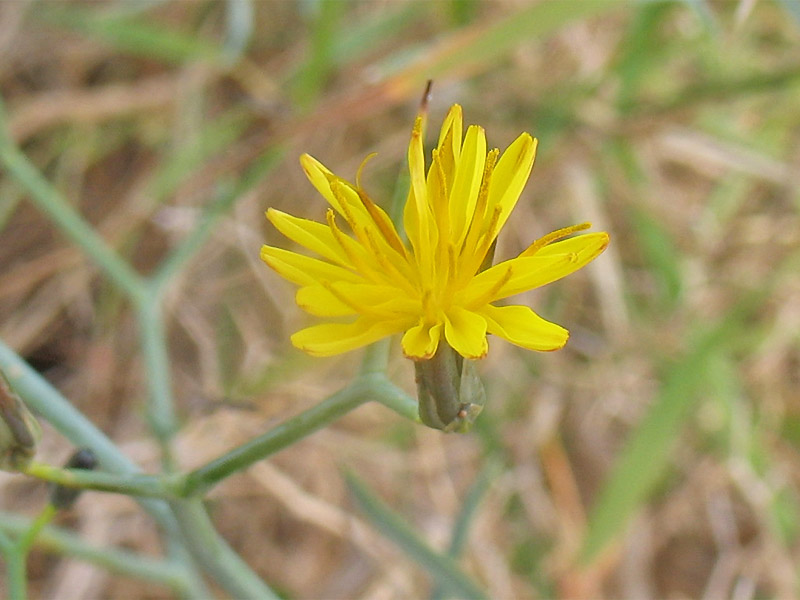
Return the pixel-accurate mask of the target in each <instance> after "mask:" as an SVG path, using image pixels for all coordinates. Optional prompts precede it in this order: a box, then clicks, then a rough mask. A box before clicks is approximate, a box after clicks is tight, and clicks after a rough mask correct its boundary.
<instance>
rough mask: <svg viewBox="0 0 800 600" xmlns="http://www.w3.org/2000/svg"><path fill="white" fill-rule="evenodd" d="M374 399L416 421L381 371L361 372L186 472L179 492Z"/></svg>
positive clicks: (202, 485) (194, 489)
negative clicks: (304, 407)
mask: <svg viewBox="0 0 800 600" xmlns="http://www.w3.org/2000/svg"><path fill="white" fill-rule="evenodd" d="M370 400H374V401H377V402H380V403H381V404H383V405H385V406H387V407H388V408H391V409H392V410H394V411H396V412H398V413H399V414H401V415H402V416H404V417H406V418H408V419H410V420H418V419H419V417H418V415H417V403H416V402H415V401H414V400H412V399H411V398H409V396H408V395H407V394H405V393H404V392H403V391H402V390H400V389H399V388H398V387H397V386H395V385H393V384H392V383H391V382H390V381H389V380H387V379H386V377H384V376H383V375H382V374H371V375H362V376H361V377H359V378H358V379H355V380H354V381H353V382H352V383H351V384H350V385H348V386H347V387H346V388H344V389H342V390H340V391H339V392H337V393H335V394H333V395H332V396H329V397H328V398H326V399H325V400H323V401H322V402H320V403H319V404H317V405H316V406H313V407H311V408H309V409H308V410H306V411H304V412H302V413H300V414H299V415H296V416H294V417H292V418H291V419H289V420H287V421H285V422H284V423H281V424H280V425H278V426H277V427H274V428H273V429H270V430H269V431H267V432H266V433H263V434H262V435H260V436H258V437H257V438H254V439H252V440H250V441H249V442H246V443H245V444H243V445H241V446H239V447H237V448H234V449H233V450H231V451H230V452H227V453H226V454H224V455H222V456H220V457H218V458H216V459H214V460H212V461H211V462H209V463H207V464H205V465H203V466H202V467H199V468H197V469H195V470H194V471H191V472H190V473H188V474H187V475H186V479H185V484H184V488H183V490H182V492H181V494H180V495H182V496H192V495H196V494H201V493H203V492H205V491H207V490H208V489H209V488H211V487H212V486H213V485H215V484H216V483H218V482H219V481H221V480H223V479H225V478H226V477H227V476H229V475H231V474H232V473H235V472H237V471H240V470H242V469H245V468H247V467H249V466H250V465H252V464H253V463H255V462H258V461H259V460H262V459H263V458H266V457H267V456H269V455H271V454H274V453H275V452H278V451H279V450H282V449H284V448H286V447H287V446H290V445H291V444H293V443H294V442H296V441H297V440H299V439H301V438H304V437H306V436H307V435H310V434H312V433H314V432H315V431H317V430H318V429H321V428H323V427H325V426H326V425H328V424H330V423H332V422H333V421H335V420H336V419H338V418H339V417H341V416H343V415H345V414H347V413H348V412H350V411H351V410H353V409H355V408H357V407H358V406H360V405H362V404H364V403H365V402H368V401H370Z"/></svg>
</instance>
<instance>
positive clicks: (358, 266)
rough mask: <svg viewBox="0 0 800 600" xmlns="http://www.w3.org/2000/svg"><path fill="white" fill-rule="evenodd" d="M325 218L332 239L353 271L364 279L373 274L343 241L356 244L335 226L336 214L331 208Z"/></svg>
mask: <svg viewBox="0 0 800 600" xmlns="http://www.w3.org/2000/svg"><path fill="white" fill-rule="evenodd" d="M325 218H326V220H327V221H328V227H330V230H331V233H332V234H333V238H334V239H335V240H336V242H337V243H338V244H339V247H341V249H342V250H343V251H344V253H345V254H346V255H347V258H348V259H349V260H350V262H351V263H352V264H353V267H355V270H356V271H358V272H360V273H361V275H362V276H364V277H366V276H367V274H371V273H372V272H373V269H370V268H369V266H368V265H366V264H365V263H364V261H363V260H361V258H360V257H359V256H356V254H354V253H353V251H352V249H351V248H350V246H349V245H348V244H347V242H346V241H345V239H347V240H349V241H350V242H352V243H354V244H355V243H357V242H356V241H355V240H353V239H352V238H349V237H348V236H347V235H345V234H344V233H343V232H342V230H341V229H339V226H338V225H337V224H336V213H334V212H333V209H332V208H329V209H328V211H327V212H326V213H325Z"/></svg>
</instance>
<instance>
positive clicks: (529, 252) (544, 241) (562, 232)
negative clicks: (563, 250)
mask: <svg viewBox="0 0 800 600" xmlns="http://www.w3.org/2000/svg"><path fill="white" fill-rule="evenodd" d="M591 226H592V224H591V223H580V224H579V225H571V226H570V227H562V228H561V229H557V230H556V231H553V232H551V233H548V234H547V235H546V236H544V237H541V238H539V239H538V240H536V241H535V242H533V243H532V244H531V245H530V246H528V247H527V248H526V249H525V250H524V251H523V252H522V253H521V254H520V256H533V255H534V254H536V253H537V252H538V251H539V250H541V249H542V248H544V247H545V246H547V245H549V244H552V243H553V242H555V241H557V240H560V239H562V238H565V237H567V236H568V235H570V234H571V233H575V232H576V231H583V230H584V229H589V228H590V227H591Z"/></svg>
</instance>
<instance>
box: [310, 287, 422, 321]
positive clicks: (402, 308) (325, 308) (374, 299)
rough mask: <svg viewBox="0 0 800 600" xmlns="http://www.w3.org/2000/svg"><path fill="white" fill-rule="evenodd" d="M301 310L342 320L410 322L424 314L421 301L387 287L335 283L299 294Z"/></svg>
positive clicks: (394, 288) (311, 288)
mask: <svg viewBox="0 0 800 600" xmlns="http://www.w3.org/2000/svg"><path fill="white" fill-rule="evenodd" d="M296 300H297V304H298V306H300V308H302V309H303V310H305V311H306V312H308V313H311V314H312V315H317V316H320V317H340V316H345V315H352V314H356V313H358V314H362V315H370V316H373V317H380V318H387V319H390V318H407V317H408V316H409V315H412V316H413V315H418V314H419V313H420V311H421V307H420V302H419V300H414V299H412V298H408V297H407V296H406V295H404V294H403V292H402V290H399V289H397V288H396V287H392V286H387V285H372V284H367V283H348V282H342V281H340V282H336V283H325V284H324V285H311V286H306V287H302V288H300V289H299V290H297V295H296Z"/></svg>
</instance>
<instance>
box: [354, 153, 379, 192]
mask: <svg viewBox="0 0 800 600" xmlns="http://www.w3.org/2000/svg"><path fill="white" fill-rule="evenodd" d="M376 156H378V153H377V152H372V153H370V154H367V157H366V158H365V159H364V160H362V161H361V165H359V167H358V171H357V172H356V189H359V190H360V189H361V173H362V172H363V171H364V167H366V166H367V163H368V162H369V161H371V160H372V159H373V158H375V157H376Z"/></svg>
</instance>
